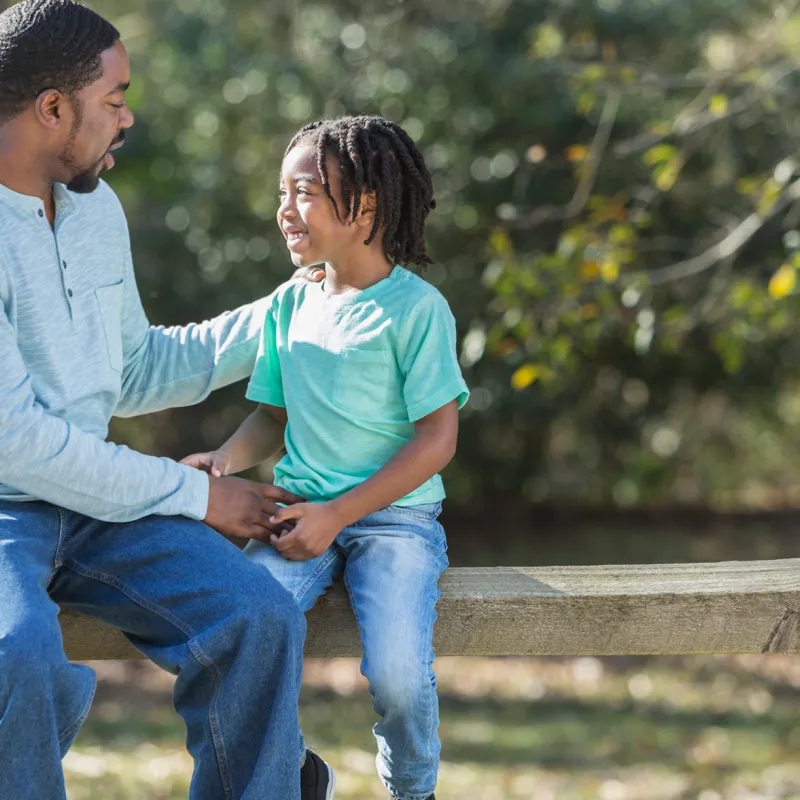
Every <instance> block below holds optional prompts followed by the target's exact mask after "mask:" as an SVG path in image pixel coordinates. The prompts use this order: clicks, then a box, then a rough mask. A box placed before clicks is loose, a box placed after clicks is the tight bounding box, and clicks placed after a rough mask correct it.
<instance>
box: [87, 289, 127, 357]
mask: <svg viewBox="0 0 800 800" xmlns="http://www.w3.org/2000/svg"><path fill="white" fill-rule="evenodd" d="M123 290H124V283H123V281H118V282H117V283H112V284H111V285H110V286H100V287H98V288H97V289H95V290H94V293H95V296H96V297H97V304H98V306H99V307H100V319H102V321H103V330H104V331H105V335H106V351H107V352H108V361H109V364H110V366H111V369H113V370H114V371H115V372H122V293H123Z"/></svg>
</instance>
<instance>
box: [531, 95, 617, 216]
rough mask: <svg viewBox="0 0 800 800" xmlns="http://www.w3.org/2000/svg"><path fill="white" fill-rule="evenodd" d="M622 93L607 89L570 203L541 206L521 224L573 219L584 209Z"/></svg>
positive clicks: (606, 144)
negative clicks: (581, 172) (598, 119)
mask: <svg viewBox="0 0 800 800" xmlns="http://www.w3.org/2000/svg"><path fill="white" fill-rule="evenodd" d="M621 96H622V93H621V92H620V91H619V90H618V89H615V88H612V89H610V90H609V92H608V96H607V97H606V102H605V105H604V106H603V111H602V113H601V114H600V121H599V122H598V123H597V130H596V131H595V133H594V139H592V144H591V147H590V148H589V154H588V156H587V157H586V161H585V162H584V170H583V175H582V176H581V179H580V181H579V182H578V186H577V187H576V189H575V194H574V195H573V196H572V199H571V200H570V201H569V203H567V205H565V206H551V205H548V206H540V207H539V208H537V209H534V211H532V212H531V214H530V215H529V216H528V218H527V219H525V220H520V222H521V223H522V224H523V225H525V226H526V227H528V226H530V227H536V226H538V225H541V224H542V223H543V222H547V221H550V220H554V219H557V220H567V219H572V218H573V217H576V216H578V214H580V213H581V211H583V209H584V207H585V206H586V202H587V201H588V199H589V195H590V194H591V192H592V188H593V187H594V184H595V181H596V180H597V170H598V169H599V167H600V162H601V161H602V159H603V155H604V153H605V151H606V148H607V147H608V141H609V139H610V138H611V131H612V129H613V127H614V122H615V120H616V118H617V112H618V111H619V103H620V98H621Z"/></svg>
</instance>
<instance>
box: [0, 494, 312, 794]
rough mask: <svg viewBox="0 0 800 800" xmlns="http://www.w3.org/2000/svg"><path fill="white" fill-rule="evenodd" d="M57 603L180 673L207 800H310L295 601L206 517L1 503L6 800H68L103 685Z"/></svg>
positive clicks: (2, 788) (1, 735)
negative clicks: (112, 514)
mask: <svg viewBox="0 0 800 800" xmlns="http://www.w3.org/2000/svg"><path fill="white" fill-rule="evenodd" d="M56 603H60V604H62V605H63V606H65V607H67V608H70V609H73V610H75V611H78V612H80V613H81V614H86V615H88V616H91V617H94V618H96V619H99V620H101V621H102V622H105V623H107V624H108V625H112V626H113V627H115V628H119V629H120V630H122V632H123V633H124V634H125V635H126V636H127V638H128V639H129V640H130V641H131V642H132V644H133V645H134V646H135V647H137V648H138V649H139V650H141V651H142V652H143V653H144V654H145V655H146V656H148V657H149V658H151V659H152V660H153V661H155V662H156V664H158V665H159V666H161V667H163V668H164V669H166V670H169V671H170V672H172V673H174V674H175V675H177V680H176V682H175V689H174V703H175V708H176V709H177V711H178V713H179V714H180V715H181V716H182V717H183V719H184V721H185V722H186V728H187V739H186V743H187V748H188V750H189V752H190V753H191V755H192V756H193V758H194V762H195V768H194V774H193V776H192V782H191V789H190V797H191V798H196V799H197V800H217V798H220V800H223V798H224V800H233V798H251V799H252V800H265V799H266V798H270V800H298V798H299V796H300V776H299V768H298V762H297V749H298V742H300V741H301V734H300V728H299V723H298V718H297V700H298V694H299V689H300V679H301V670H302V647H303V641H304V638H305V620H304V619H303V616H302V614H301V613H300V612H299V610H298V608H297V606H296V605H295V603H293V602H292V598H291V596H290V595H289V593H288V592H286V591H285V590H284V589H283V588H282V587H281V586H280V585H279V584H278V583H277V582H276V581H274V580H272V579H271V578H270V577H269V575H267V574H265V572H264V570H262V569H260V568H258V567H257V566H255V565H254V564H252V563H251V562H249V561H248V560H247V558H245V556H244V555H243V554H242V553H241V551H240V550H239V549H238V548H236V547H235V546H234V545H232V544H231V543H230V542H228V541H227V540H225V539H224V538H223V537H222V536H220V535H219V534H217V533H215V532H214V531H212V530H211V529H210V528H208V527H207V526H206V525H203V524H202V523H200V522H193V521H191V520H189V519H186V518H183V517H146V518H144V519H141V520H138V521H136V522H130V523H124V524H109V523H105V522H98V521H96V520H93V519H89V518H87V517H84V516H82V515H80V514H75V513H73V512H70V511H65V510H64V509H61V508H57V507H55V506H52V505H49V504H47V503H38V502H36V503H10V502H1V501H0V759H1V760H2V769H0V797H1V798H14V800H17V799H19V800H27V798H31V800H33V798H36V800H39V798H41V799H42V800H59V799H60V798H65V797H66V793H65V790H64V778H63V774H62V770H61V759H62V757H63V756H64V754H65V753H66V752H67V750H68V748H69V746H70V744H71V743H72V741H73V739H74V738H75V735H76V734H77V732H78V728H79V727H80V725H81V723H82V722H83V720H84V718H85V717H86V714H87V713H88V711H89V705H90V703H91V701H92V695H93V694H94V687H95V676H94V671H93V670H91V669H90V668H89V667H86V666H81V665H77V664H71V663H69V662H68V661H67V659H66V657H65V655H64V650H63V646H62V640H61V630H60V628H59V625H58V619H57V616H58V606H57V605H56Z"/></svg>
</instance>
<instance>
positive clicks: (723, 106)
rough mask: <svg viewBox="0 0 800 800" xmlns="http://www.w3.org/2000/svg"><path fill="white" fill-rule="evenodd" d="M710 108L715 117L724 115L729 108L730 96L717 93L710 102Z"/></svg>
mask: <svg viewBox="0 0 800 800" xmlns="http://www.w3.org/2000/svg"><path fill="white" fill-rule="evenodd" d="M708 110H709V111H710V112H711V114H712V115H713V116H715V117H724V116H725V112H726V111H727V110H728V98H727V97H725V95H724V94H715V95H714V96H713V97H712V98H711V101H710V102H709V104H708Z"/></svg>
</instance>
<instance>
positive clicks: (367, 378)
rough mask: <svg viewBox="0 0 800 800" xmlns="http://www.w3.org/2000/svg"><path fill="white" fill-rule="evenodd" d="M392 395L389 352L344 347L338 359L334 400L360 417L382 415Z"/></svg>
mask: <svg viewBox="0 0 800 800" xmlns="http://www.w3.org/2000/svg"><path fill="white" fill-rule="evenodd" d="M388 396H389V354H388V353H386V352H384V351H382V350H358V349H355V348H354V349H352V350H344V351H343V352H342V354H341V355H340V356H339V358H338V359H337V360H336V371H335V376H334V382H333V402H334V404H335V405H336V406H338V407H339V408H340V409H341V410H342V411H344V412H346V413H348V414H350V415H353V416H357V417H376V416H382V412H383V411H384V409H385V406H386V403H387V400H388Z"/></svg>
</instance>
